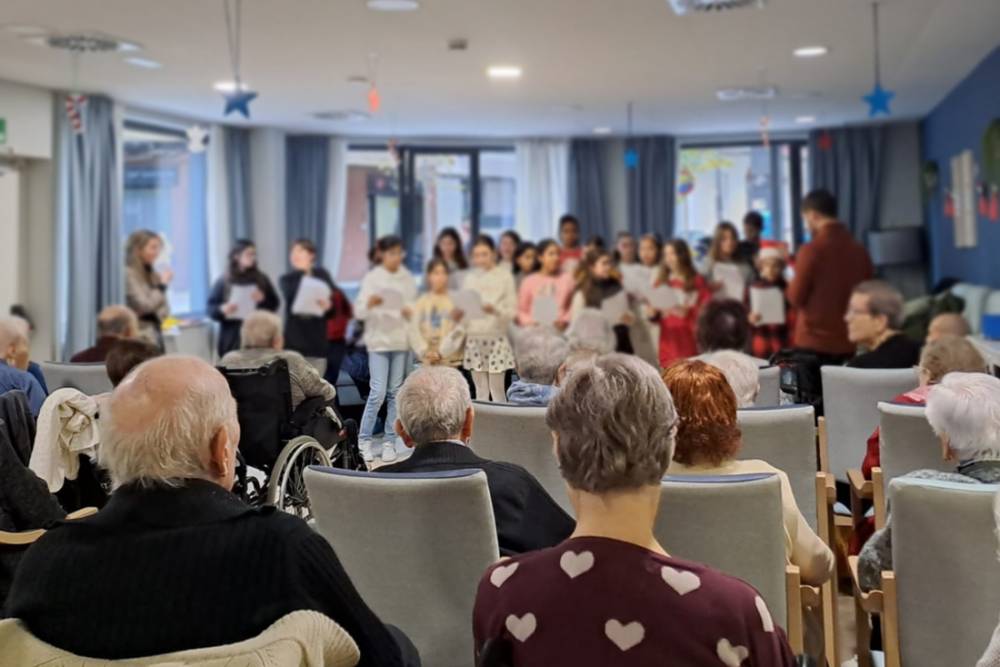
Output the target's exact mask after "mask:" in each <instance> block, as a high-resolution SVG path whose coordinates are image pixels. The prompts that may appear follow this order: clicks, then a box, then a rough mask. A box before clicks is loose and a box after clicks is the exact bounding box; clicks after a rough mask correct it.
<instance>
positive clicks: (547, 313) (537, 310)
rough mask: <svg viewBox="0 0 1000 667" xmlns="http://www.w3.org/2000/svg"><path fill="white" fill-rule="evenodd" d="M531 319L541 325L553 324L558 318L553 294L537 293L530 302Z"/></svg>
mask: <svg viewBox="0 0 1000 667" xmlns="http://www.w3.org/2000/svg"><path fill="white" fill-rule="evenodd" d="M531 319H532V320H534V321H535V322H537V323H538V324H542V325H550V324H555V323H556V320H558V319H559V304H558V303H557V302H556V298H555V297H554V296H550V295H546V294H539V295H537V296H536V297H535V300H534V301H532V302H531Z"/></svg>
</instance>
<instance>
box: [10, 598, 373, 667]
mask: <svg viewBox="0 0 1000 667" xmlns="http://www.w3.org/2000/svg"><path fill="white" fill-rule="evenodd" d="M360 658H361V653H360V652H359V651H358V646H357V644H355V643H354V640H353V639H351V637H350V636H349V635H348V634H347V633H346V632H345V631H344V629H343V628H342V627H340V626H339V625H337V624H336V623H334V622H333V621H332V620H330V619H329V618H327V617H326V616H324V615H323V614H321V613H319V612H317V611H295V612H292V613H291V614H288V615H286V616H283V617H282V618H279V619H278V620H277V621H275V622H274V623H273V624H272V625H271V627H269V628H268V629H267V630H264V632H262V633H261V634H259V635H257V636H256V637H252V638H250V639H247V640H244V641H241V642H238V643H236V644H228V645H226V646H214V647H209V648H198V649H191V650H188V651H178V652H176V653H169V654H165V655H158V656H151V657H148V658H130V659H128V660H96V659H93V658H85V657H80V656H75V655H73V654H71V653H67V652H66V651H62V650H60V649H58V648H55V647H54V646H50V645H49V644H46V643H45V642H43V641H41V640H39V639H36V638H35V637H34V636H33V635H32V634H31V633H30V632H28V630H27V628H25V627H24V625H23V624H22V623H21V621H19V620H17V619H6V620H3V621H0V665H17V666H18V667H40V666H42V665H45V667H101V666H102V665H104V666H107V667H111V666H113V665H122V666H124V665H129V666H130V667H131V666H137V667H138V666H142V665H145V666H147V667H153V666H154V665H155V666H157V667H181V666H182V665H197V666H198V667H354V666H355V665H357V664H358V661H359V660H360Z"/></svg>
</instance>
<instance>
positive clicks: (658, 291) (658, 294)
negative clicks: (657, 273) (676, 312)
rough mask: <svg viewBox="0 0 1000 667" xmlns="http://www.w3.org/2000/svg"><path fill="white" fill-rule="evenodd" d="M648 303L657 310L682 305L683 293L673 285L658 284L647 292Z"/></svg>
mask: <svg viewBox="0 0 1000 667" xmlns="http://www.w3.org/2000/svg"><path fill="white" fill-rule="evenodd" d="M647 299H648V301H649V305H651V306H652V307H653V308H656V309H657V310H670V309H671V308H676V307H677V306H682V305H684V299H683V295H682V294H681V293H680V292H679V291H678V290H676V289H674V288H673V287H667V286H666V285H660V286H659V287H654V288H653V289H651V290H649V292H648V293H647Z"/></svg>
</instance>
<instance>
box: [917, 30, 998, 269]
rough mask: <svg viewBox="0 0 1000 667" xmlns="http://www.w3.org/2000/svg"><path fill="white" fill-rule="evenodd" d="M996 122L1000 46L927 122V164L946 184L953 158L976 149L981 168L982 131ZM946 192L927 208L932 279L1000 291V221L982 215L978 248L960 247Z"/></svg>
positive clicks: (924, 138) (925, 123)
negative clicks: (932, 165)
mask: <svg viewBox="0 0 1000 667" xmlns="http://www.w3.org/2000/svg"><path fill="white" fill-rule="evenodd" d="M995 118H1000V47H998V48H997V49H996V50H994V51H993V53H991V54H990V55H989V56H987V57H986V59H985V60H983V62H981V63H980V64H979V65H978V66H977V67H976V69H974V70H973V71H972V73H971V74H969V76H968V77H966V79H965V80H964V81H962V83H960V84H958V86H956V87H955V89H954V90H952V91H951V92H950V93H949V94H948V96H947V97H946V98H945V99H944V101H942V102H941V104H939V105H938V106H937V108H935V109H934V111H932V112H931V113H930V115H929V116H927V118H926V119H924V122H923V125H922V128H921V129H922V133H923V151H924V160H933V161H935V162H937V164H938V168H939V169H940V173H941V178H940V181H941V185H942V186H944V185H948V184H950V183H951V158H953V157H954V156H956V155H958V154H959V153H961V152H962V151H964V150H967V149H970V148H971V149H972V150H973V151H974V152H975V154H976V164H979V159H980V156H981V154H982V143H983V133H984V132H985V131H986V127H987V126H988V125H989V123H990V122H991V121H992V120H993V119H995ZM942 189H943V188H939V191H938V192H937V193H936V194H934V196H932V197H931V198H930V200H929V202H928V205H927V208H928V210H927V217H926V220H927V224H928V227H929V233H930V242H931V272H932V275H933V279H934V280H935V281H937V280H938V279H940V278H943V277H955V278H959V279H961V280H963V281H965V282H971V283H976V284H981V285H991V286H993V287H998V288H1000V261H998V259H1000V257H998V255H1000V222H990V221H989V220H988V219H985V218H982V217H980V218H979V220H978V230H977V231H978V236H979V239H978V240H979V244H978V246H977V247H975V248H962V249H959V248H956V247H955V236H954V229H953V223H952V221H951V220H949V219H947V218H945V217H944V202H943V200H942V196H943V195H942Z"/></svg>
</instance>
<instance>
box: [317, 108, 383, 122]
mask: <svg viewBox="0 0 1000 667" xmlns="http://www.w3.org/2000/svg"><path fill="white" fill-rule="evenodd" d="M313 118H316V119H317V120H329V121H352V122H359V121H365V120H368V119H369V118H371V114H369V113H368V112H367V111H360V110H358V109H335V110H332V111H318V112H316V113H314V114H313Z"/></svg>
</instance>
